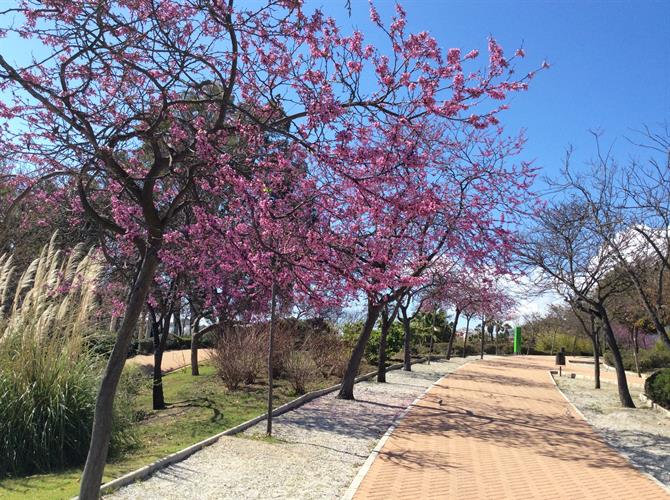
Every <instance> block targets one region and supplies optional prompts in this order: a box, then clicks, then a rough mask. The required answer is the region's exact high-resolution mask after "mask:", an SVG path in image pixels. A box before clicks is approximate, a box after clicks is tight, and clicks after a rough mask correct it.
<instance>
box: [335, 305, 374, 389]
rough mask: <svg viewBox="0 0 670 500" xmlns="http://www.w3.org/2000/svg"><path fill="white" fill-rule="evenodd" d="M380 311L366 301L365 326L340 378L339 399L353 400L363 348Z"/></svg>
mask: <svg viewBox="0 0 670 500" xmlns="http://www.w3.org/2000/svg"><path fill="white" fill-rule="evenodd" d="M380 311H381V306H380V305H373V304H372V303H371V302H370V300H368V314H367V317H366V319H365V324H364V325H363V331H361V334H360V336H359V337H358V341H357V342H356V345H355V346H354V350H353V351H352V352H351V357H350V358H349V363H348V364H347V370H346V371H345V372H344V377H342V387H341V388H340V392H339V393H338V394H337V397H338V398H339V399H354V384H355V383H356V376H357V375H358V368H359V367H360V365H361V360H362V359H363V354H364V353H365V346H366V345H367V343H368V340H369V339H370V334H371V333H372V329H373V328H374V327H375V323H376V322H377V318H378V317H379V313H380Z"/></svg>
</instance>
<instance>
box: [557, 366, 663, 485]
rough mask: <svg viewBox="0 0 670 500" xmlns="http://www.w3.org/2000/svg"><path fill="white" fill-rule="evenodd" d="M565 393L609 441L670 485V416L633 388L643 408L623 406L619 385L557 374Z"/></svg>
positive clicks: (648, 471) (632, 392) (633, 460)
mask: <svg viewBox="0 0 670 500" xmlns="http://www.w3.org/2000/svg"><path fill="white" fill-rule="evenodd" d="M555 379H556V382H557V384H558V386H559V387H560V388H561V390H562V391H563V393H564V394H565V395H566V396H567V397H568V398H569V399H570V401H572V403H573V404H574V405H575V406H576V407H577V408H579V410H580V411H581V412H582V413H583V414H584V416H585V417H586V420H587V421H588V422H589V423H590V424H591V426H593V428H594V429H595V430H596V431H598V433H599V434H600V435H601V436H602V437H603V438H604V439H605V441H606V442H607V443H608V444H609V445H610V446H612V447H613V448H615V449H617V450H618V451H619V452H621V453H622V454H624V455H625V456H626V457H628V459H629V460H630V461H631V463H633V464H634V465H635V466H636V467H638V468H639V469H640V470H642V471H644V472H646V473H648V474H651V475H652V476H654V477H655V478H656V479H658V480H659V481H660V482H661V483H663V484H665V485H666V487H670V417H667V416H666V415H665V414H664V413H662V412H660V411H657V410H652V409H650V408H645V407H643V406H642V404H641V403H640V401H639V400H638V398H637V394H638V392H639V390H635V389H634V388H632V389H631V395H632V396H633V398H634V400H635V403H636V405H638V406H639V408H636V409H627V408H621V405H620V404H619V397H618V395H617V388H616V385H615V384H602V389H600V390H596V389H594V388H593V382H592V381H590V380H583V379H582V380H580V379H571V378H567V377H555Z"/></svg>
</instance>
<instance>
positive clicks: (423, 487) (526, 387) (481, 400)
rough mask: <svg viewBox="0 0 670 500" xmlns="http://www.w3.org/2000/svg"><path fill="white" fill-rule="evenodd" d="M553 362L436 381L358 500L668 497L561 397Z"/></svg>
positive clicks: (488, 367) (508, 364)
mask: <svg viewBox="0 0 670 500" xmlns="http://www.w3.org/2000/svg"><path fill="white" fill-rule="evenodd" d="M549 368H553V359H548V358H547V357H545V358H537V357H533V356H529V357H525V356H519V357H514V358H489V359H488V360H484V361H476V362H472V363H469V364H467V365H465V366H463V367H462V368H460V369H459V370H458V371H456V372H455V373H453V374H451V375H449V376H448V377H446V378H443V379H442V380H440V381H439V382H438V383H437V384H436V385H435V386H434V387H433V388H432V389H431V390H430V391H429V392H428V393H427V395H426V396H425V397H424V398H423V399H422V400H421V401H420V402H419V403H418V404H417V405H416V406H415V407H413V408H412V409H411V410H410V411H409V413H408V414H407V416H406V417H405V418H404V419H403V420H402V421H401V422H400V424H399V425H398V427H397V429H396V430H395V431H394V432H393V433H392V434H391V436H390V437H389V439H388V440H387V441H386V443H385V445H384V447H383V448H382V450H381V452H380V454H379V455H378V457H377V458H376V459H375V461H374V462H373V464H372V466H371V468H370V470H369V471H368V473H367V475H366V476H365V478H364V479H363V481H362V483H361V485H360V487H359V488H358V491H357V492H356V494H355V496H354V498H355V499H390V498H393V499H396V498H397V499H405V498H406V499H422V500H423V499H450V498H453V499H495V500H500V499H543V500H544V499H561V500H562V499H575V500H576V499H603V500H615V499H635V500H646V499H649V500H651V499H667V498H670V495H669V494H668V493H667V492H666V491H665V490H664V489H663V488H662V487H661V486H659V485H658V484H656V483H655V482H654V481H652V480H651V479H649V478H648V477H646V476H645V475H643V474H641V473H640V472H639V471H638V470H637V469H635V468H633V467H632V466H631V465H630V464H629V462H628V461H627V460H626V459H625V458H624V457H623V456H621V455H620V454H619V453H617V452H616V451H615V450H614V449H612V448H610V447H609V446H607V445H606V444H605V443H604V442H603V441H602V440H601V439H600V437H599V436H598V435H597V434H596V433H595V432H594V431H593V430H592V429H591V427H590V426H589V425H588V424H587V423H586V422H585V421H584V420H583V419H582V418H581V417H580V416H579V415H578V414H577V413H576V412H575V411H574V410H573V408H572V407H571V405H570V404H568V403H567V401H565V399H564V398H563V397H562V396H561V394H560V393H559V392H558V390H557V389H556V387H555V386H554V384H553V382H552V381H551V379H550V376H549V374H548V369H549Z"/></svg>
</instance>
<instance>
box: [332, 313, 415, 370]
mask: <svg viewBox="0 0 670 500" xmlns="http://www.w3.org/2000/svg"><path fill="white" fill-rule="evenodd" d="M362 330H363V322H362V321H357V322H354V323H347V324H345V325H344V327H343V329H342V332H343V338H344V340H345V341H346V342H347V343H348V344H349V345H350V346H353V345H354V344H355V343H356V341H357V340H358V337H359V335H360V334H361V331H362ZM380 340H381V329H380V328H375V329H374V330H372V333H371V334H370V338H369V339H368V342H367V344H366V345H365V359H366V360H367V361H368V363H371V364H374V363H376V362H377V357H378V355H379V342H380ZM403 340H404V332H403V329H402V325H401V324H400V323H398V322H395V323H393V324H392V325H391V328H389V332H388V335H387V337H386V357H387V358H390V357H391V356H392V355H393V353H396V352H399V351H400V350H401V349H402V348H403ZM416 340H417V339H416V338H413V341H414V342H415V343H416Z"/></svg>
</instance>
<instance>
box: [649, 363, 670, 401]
mask: <svg viewBox="0 0 670 500" xmlns="http://www.w3.org/2000/svg"><path fill="white" fill-rule="evenodd" d="M644 392H645V394H646V395H647V396H648V397H650V398H651V399H652V400H653V401H654V402H655V403H657V404H659V405H661V406H663V407H664V408H668V409H670V368H663V369H661V370H658V371H656V372H654V373H652V374H651V375H650V376H649V378H647V381H646V382H645V384H644Z"/></svg>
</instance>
